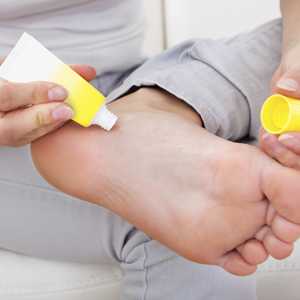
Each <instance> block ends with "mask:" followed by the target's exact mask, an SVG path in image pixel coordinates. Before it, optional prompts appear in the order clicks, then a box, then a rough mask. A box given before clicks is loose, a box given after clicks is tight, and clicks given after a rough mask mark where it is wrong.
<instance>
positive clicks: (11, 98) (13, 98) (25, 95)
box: [0, 80, 68, 112]
mask: <svg viewBox="0 0 300 300" xmlns="http://www.w3.org/2000/svg"><path fill="white" fill-rule="evenodd" d="M67 96H68V92H67V91H66V90H65V89H64V88H63V87H60V86H59V85H57V84H54V83H49V82H31V83H14V82H9V81H6V80H0V111H2V112H7V111H11V110H14V109H17V108H20V107H24V106H26V105H30V104H40V103H46V102H51V101H55V102H57V101H64V100H65V99H66V98H67Z"/></svg>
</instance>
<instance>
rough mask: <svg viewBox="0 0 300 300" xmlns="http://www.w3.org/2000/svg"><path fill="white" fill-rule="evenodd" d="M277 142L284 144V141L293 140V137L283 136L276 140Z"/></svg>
mask: <svg viewBox="0 0 300 300" xmlns="http://www.w3.org/2000/svg"><path fill="white" fill-rule="evenodd" d="M278 140H279V141H280V142H286V141H291V140H294V137H293V136H292V135H290V134H283V135H281V136H280V137H279V138H278Z"/></svg>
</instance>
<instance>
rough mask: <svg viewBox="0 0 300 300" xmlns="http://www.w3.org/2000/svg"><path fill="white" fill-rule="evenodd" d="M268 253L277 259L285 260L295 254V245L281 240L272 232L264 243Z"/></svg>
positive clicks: (267, 235) (265, 238)
mask: <svg viewBox="0 0 300 300" xmlns="http://www.w3.org/2000/svg"><path fill="white" fill-rule="evenodd" d="M263 244H264V247H265V249H266V251H267V252H268V253H269V254H270V255H271V256H272V257H274V258H276V259H285V258H287V257H289V256H290V255H291V254H292V252H293V248H294V246H293V244H291V243H285V242H283V241H281V240H279V239H278V238H277V237H276V236H275V235H274V234H273V233H272V232H271V231H270V232H268V233H267V234H266V236H265V237H264V241H263Z"/></svg>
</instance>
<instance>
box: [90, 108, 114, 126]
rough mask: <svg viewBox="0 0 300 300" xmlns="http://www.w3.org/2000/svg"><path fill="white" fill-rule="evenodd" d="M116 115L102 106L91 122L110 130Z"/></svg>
mask: <svg viewBox="0 0 300 300" xmlns="http://www.w3.org/2000/svg"><path fill="white" fill-rule="evenodd" d="M117 120H118V117H117V116H116V115H114V114H113V113H112V112H110V111H109V110H108V109H107V108H106V106H105V105H104V106H102V107H101V109H100V110H99V111H98V112H97V114H96V116H95V118H94V120H93V122H92V124H93V125H99V126H101V127H102V128H103V129H105V130H107V131H110V130H111V129H112V128H113V127H114V125H115V124H116V123H117Z"/></svg>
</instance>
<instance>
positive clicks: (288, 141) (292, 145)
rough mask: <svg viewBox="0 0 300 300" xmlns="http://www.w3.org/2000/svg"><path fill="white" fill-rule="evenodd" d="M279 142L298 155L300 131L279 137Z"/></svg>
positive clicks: (299, 150)
mask: <svg viewBox="0 0 300 300" xmlns="http://www.w3.org/2000/svg"><path fill="white" fill-rule="evenodd" d="M278 140H279V142H280V143H281V144H283V145H284V146H285V147H286V148H288V149H289V150H290V151H292V152H294V153H295V154H297V155H299V156H300V133H297V132H290V133H286V134H283V135H281V136H280V137H279V139H278Z"/></svg>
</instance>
